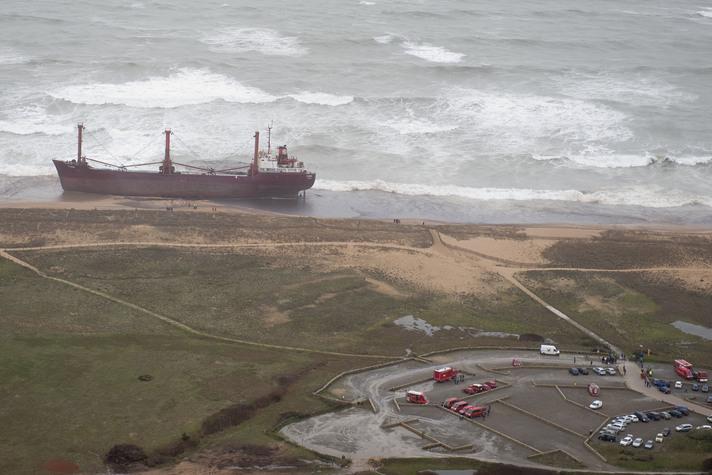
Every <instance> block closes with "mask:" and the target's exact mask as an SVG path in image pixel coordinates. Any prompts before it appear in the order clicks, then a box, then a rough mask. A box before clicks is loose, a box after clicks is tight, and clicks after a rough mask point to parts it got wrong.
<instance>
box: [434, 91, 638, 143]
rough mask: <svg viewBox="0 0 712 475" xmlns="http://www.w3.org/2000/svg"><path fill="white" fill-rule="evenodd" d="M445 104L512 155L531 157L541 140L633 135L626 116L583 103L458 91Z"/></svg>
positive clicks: (620, 139)
mask: <svg viewBox="0 0 712 475" xmlns="http://www.w3.org/2000/svg"><path fill="white" fill-rule="evenodd" d="M443 100H444V108H445V109H446V112H448V113H450V114H453V115H454V116H456V117H458V118H460V120H467V122H469V123H470V124H471V127H472V128H473V130H474V131H476V133H477V134H478V136H480V137H483V138H487V137H490V138H491V141H492V142H495V144H496V145H497V147H498V149H499V150H504V151H506V152H508V153H520V152H521V153H529V152H530V151H531V150H532V149H533V148H535V147H536V145H537V144H538V143H539V142H540V141H541V140H545V141H546V142H547V143H550V142H551V141H552V140H554V141H558V142H561V143H570V142H579V143H589V142H595V141H605V142H607V143H609V142H623V141H626V140H628V139H630V138H631V137H633V133H632V131H631V130H630V129H629V128H628V127H626V125H625V119H626V115H625V114H624V113H622V112H620V111H617V110H614V109H612V108H610V107H607V106H605V105H602V104H596V103H593V102H589V101H583V100H579V99H570V98H560V97H550V96H538V95H523V94H511V93H500V92H489V91H483V90H477V89H464V88H453V89H451V90H449V91H447V92H446V94H445V96H444V98H443Z"/></svg>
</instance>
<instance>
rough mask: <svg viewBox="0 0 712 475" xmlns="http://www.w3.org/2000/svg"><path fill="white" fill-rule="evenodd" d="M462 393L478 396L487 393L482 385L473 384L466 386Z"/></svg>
mask: <svg viewBox="0 0 712 475" xmlns="http://www.w3.org/2000/svg"><path fill="white" fill-rule="evenodd" d="M463 391H464V392H465V393H467V394H479V393H481V392H484V391H487V387H486V386H485V385H484V384H479V383H474V384H470V385H469V386H467V387H466V388H465V389H463Z"/></svg>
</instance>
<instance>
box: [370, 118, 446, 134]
mask: <svg viewBox="0 0 712 475" xmlns="http://www.w3.org/2000/svg"><path fill="white" fill-rule="evenodd" d="M379 125H380V126H383V127H389V128H391V129H394V130H396V131H397V132H398V133H399V134H402V135H409V134H434V133H438V132H449V131H451V130H455V129H457V128H458V126H457V125H453V124H438V123H435V122H431V121H429V120H426V119H415V118H413V119H410V120H408V119H402V120H389V121H385V122H381V123H379Z"/></svg>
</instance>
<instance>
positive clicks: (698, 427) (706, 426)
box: [695, 424, 712, 430]
mask: <svg viewBox="0 0 712 475" xmlns="http://www.w3.org/2000/svg"><path fill="white" fill-rule="evenodd" d="M695 430H712V426H711V425H708V424H705V425H703V426H697V427H695Z"/></svg>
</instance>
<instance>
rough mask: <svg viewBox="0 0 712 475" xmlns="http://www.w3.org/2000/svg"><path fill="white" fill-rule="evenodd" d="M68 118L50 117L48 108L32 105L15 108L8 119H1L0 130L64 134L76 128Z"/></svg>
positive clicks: (16, 133) (17, 132) (26, 133)
mask: <svg viewBox="0 0 712 475" xmlns="http://www.w3.org/2000/svg"><path fill="white" fill-rule="evenodd" d="M68 120H69V118H68V117H50V116H49V115H48V114H47V109H45V108H44V107H42V106H40V105H32V106H27V107H22V108H19V109H15V110H13V111H12V112H11V113H10V115H9V116H8V118H7V119H4V120H0V132H8V133H11V134H15V135H32V134H45V135H62V134H66V133H69V132H72V130H73V128H74V127H73V125H69V122H68ZM63 123H64V124H66V125H63Z"/></svg>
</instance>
